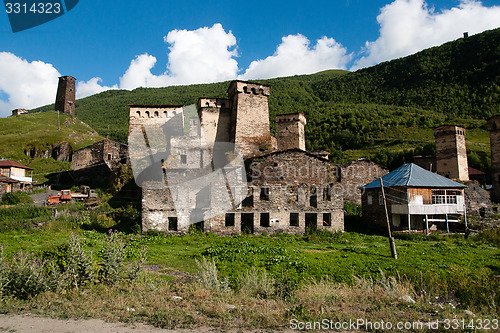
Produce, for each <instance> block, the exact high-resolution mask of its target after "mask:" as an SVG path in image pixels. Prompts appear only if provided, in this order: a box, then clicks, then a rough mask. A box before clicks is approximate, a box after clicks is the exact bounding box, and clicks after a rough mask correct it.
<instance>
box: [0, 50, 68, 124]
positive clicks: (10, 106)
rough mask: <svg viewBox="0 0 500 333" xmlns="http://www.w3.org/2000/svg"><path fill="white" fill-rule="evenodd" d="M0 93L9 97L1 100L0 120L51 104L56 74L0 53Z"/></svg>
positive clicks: (46, 66)
mask: <svg viewBox="0 0 500 333" xmlns="http://www.w3.org/2000/svg"><path fill="white" fill-rule="evenodd" d="M0 73H2V74H1V75H0V92H2V95H5V96H8V98H7V99H8V100H7V101H1V100H0V116H1V117H6V116H9V115H11V114H12V113H11V112H12V110H14V109H19V108H22V109H31V108H34V107H37V106H40V105H45V104H50V103H54V102H55V99H56V92H57V83H58V78H59V76H61V75H60V74H59V72H58V71H57V70H56V69H55V68H54V67H53V66H52V65H51V64H46V63H44V62H41V61H33V62H28V61H27V60H25V59H22V58H19V57H17V56H16V55H14V54H12V53H9V52H0Z"/></svg>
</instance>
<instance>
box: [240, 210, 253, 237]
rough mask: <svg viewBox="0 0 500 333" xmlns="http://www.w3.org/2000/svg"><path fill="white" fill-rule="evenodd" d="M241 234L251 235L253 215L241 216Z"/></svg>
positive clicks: (243, 214) (245, 214)
mask: <svg viewBox="0 0 500 333" xmlns="http://www.w3.org/2000/svg"><path fill="white" fill-rule="evenodd" d="M241 233H242V234H253V213H242V214H241Z"/></svg>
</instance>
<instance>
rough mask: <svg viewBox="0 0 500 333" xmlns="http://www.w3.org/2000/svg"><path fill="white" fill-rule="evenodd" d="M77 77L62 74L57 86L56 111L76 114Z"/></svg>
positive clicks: (71, 114)
mask: <svg viewBox="0 0 500 333" xmlns="http://www.w3.org/2000/svg"><path fill="white" fill-rule="evenodd" d="M75 81H76V79H75V78H74V77H72V76H61V77H60V78H59V85H58V86H57V95H56V104H55V111H59V112H62V113H65V114H68V115H70V116H74V115H75V101H76V88H75Z"/></svg>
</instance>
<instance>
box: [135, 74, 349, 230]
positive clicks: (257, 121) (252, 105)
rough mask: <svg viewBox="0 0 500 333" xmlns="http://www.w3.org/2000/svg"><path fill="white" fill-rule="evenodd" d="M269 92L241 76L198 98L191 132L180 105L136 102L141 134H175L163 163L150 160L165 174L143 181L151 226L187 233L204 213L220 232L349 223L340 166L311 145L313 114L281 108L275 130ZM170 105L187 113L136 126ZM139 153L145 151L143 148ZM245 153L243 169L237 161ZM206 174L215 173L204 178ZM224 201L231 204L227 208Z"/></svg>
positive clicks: (206, 224) (145, 221) (145, 218)
mask: <svg viewBox="0 0 500 333" xmlns="http://www.w3.org/2000/svg"><path fill="white" fill-rule="evenodd" d="M269 94H270V88H269V86H266V85H262V84H256V83H250V82H243V81H233V82H231V84H230V86H229V89H228V98H227V99H220V98H204V97H203V98H200V99H199V100H198V103H197V107H196V111H197V113H198V117H196V118H190V119H189V124H187V125H189V126H186V128H189V129H188V130H186V131H185V133H184V134H186V132H188V133H189V135H185V136H181V135H182V134H183V133H180V131H179V130H178V129H177V132H176V131H175V130H174V129H173V127H175V128H179V124H180V123H179V122H181V121H182V120H181V119H182V117H181V115H180V114H178V113H177V114H175V115H174V114H173V112H177V111H176V110H175V107H172V110H169V109H168V108H169V106H165V110H163V109H158V110H157V111H158V113H157V114H156V113H154V112H155V111H154V110H155V109H154V108H153V107H154V106H145V105H141V106H140V107H138V106H136V105H131V106H130V128H131V131H130V132H131V133H129V134H130V135H136V136H138V137H139V138H138V139H141V138H140V136H141V135H142V134H144V135H145V136H146V134H148V133H147V132H148V131H150V132H155V131H157V132H160V131H161V132H162V133H168V135H166V137H167V140H168V141H169V142H167V143H165V146H166V148H168V149H167V150H166V151H167V152H168V153H167V154H165V156H162V157H161V160H162V164H161V163H159V162H154V163H155V164H153V165H152V166H150V167H149V169H151V172H152V173H155V172H156V173H158V172H160V173H161V168H162V166H163V167H164V169H166V171H165V172H166V174H167V176H166V177H164V179H165V180H160V181H158V176H157V174H156V176H153V177H149V178H143V179H140V182H139V185H141V186H142V188H143V193H142V229H143V231H148V230H160V231H164V232H166V233H173V234H181V233H186V232H187V231H188V230H189V228H190V226H191V225H192V224H193V221H201V222H199V223H197V225H198V226H199V227H200V228H202V230H203V231H205V232H214V233H218V234H241V233H256V234H262V233H267V234H273V233H292V234H300V233H304V232H305V230H306V228H312V229H325V230H330V231H337V230H343V228H344V218H343V197H342V190H341V188H340V183H339V182H338V177H337V172H336V167H335V166H334V165H333V164H331V163H330V162H329V161H328V160H327V159H325V158H324V157H321V156H319V155H317V154H313V153H311V152H308V151H306V150H305V132H304V126H305V124H306V118H305V116H304V115H303V114H301V113H297V114H292V115H280V116H277V117H276V122H277V125H278V135H277V136H278V138H277V139H276V138H274V137H272V136H271V134H270V128H269V107H268V96H269ZM146 112H148V114H147V116H144V114H145V113H146ZM152 112H153V113H152ZM162 112H163V113H162ZM169 112H172V114H171V116H172V117H175V116H177V117H179V120H175V119H173V118H169V120H170V121H169V122H168V123H167V125H161V129H160V128H158V129H156V130H154V129H153V130H152V129H151V128H149V127H148V128H146V129H144V130H143V131H142V133H141V132H140V131H137V130H136V131H132V129H133V128H137V127H138V126H141V125H143V124H145V121H146V117H148V118H155V117H156V118H158V120H154V119H153V120H152V121H153V123H154V122H155V121H158V122H160V120H159V118H162V117H164V120H165V119H166V118H167V117H170V116H169ZM171 120H175V121H174V123H173V124H176V126H172V123H171ZM197 123H198V124H199V126H198V127H197V126H196V124H197ZM181 126H182V127H184V123H182V124H181ZM153 141H154V139H153V140H151V139H149V137H148V139H147V140H144V143H143V145H144V147H145V149H143V150H144V151H149V152H150V154H155V152H156V151H159V150H161V149H156V146H154V145H153V144H152V142H153ZM226 142H227V143H232V144H234V146H236V147H237V148H239V153H240V154H238V152H237V151H236V150H234V151H230V150H228V149H226V148H225V146H224V143H226ZM129 143H130V137H129ZM221 147H222V148H221ZM161 148H162V149H163V148H165V147H161ZM135 155H141V149H138V150H136V152H135ZM238 156H239V157H240V158H241V164H243V163H244V166H245V168H243V169H241V168H238V167H237V165H238ZM131 159H132V156H131ZM147 159H148V157H147V156H144V160H145V161H147ZM157 160H158V159H157ZM155 161H156V160H155ZM158 170H160V171H158ZM242 170H243V171H242ZM134 176H135V171H134ZM210 177H212V178H210ZM137 179H138V178H137V177H136V182H137ZM155 179H156V180H155ZM161 179H163V177H161ZM200 179H205V180H207V179H209V181H208V182H205V183H203V184H205V185H200V184H201V183H202V182H200V181H199V180H200ZM166 184H167V185H168V186H165V185H166ZM235 184H236V185H235ZM238 198H240V199H241V200H238ZM220 206H224V207H225V209H224V210H223V211H221V207H220ZM182 207H184V208H182ZM184 209H185V211H183V210H184Z"/></svg>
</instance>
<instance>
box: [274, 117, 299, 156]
mask: <svg viewBox="0 0 500 333" xmlns="http://www.w3.org/2000/svg"><path fill="white" fill-rule="evenodd" d="M306 124H307V121H306V117H305V116H304V114H303V113H294V114H284V115H279V116H276V125H277V128H278V129H277V132H278V138H277V139H278V150H286V149H293V148H298V149H302V150H306V133H305V129H304V126H305V125H306Z"/></svg>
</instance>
